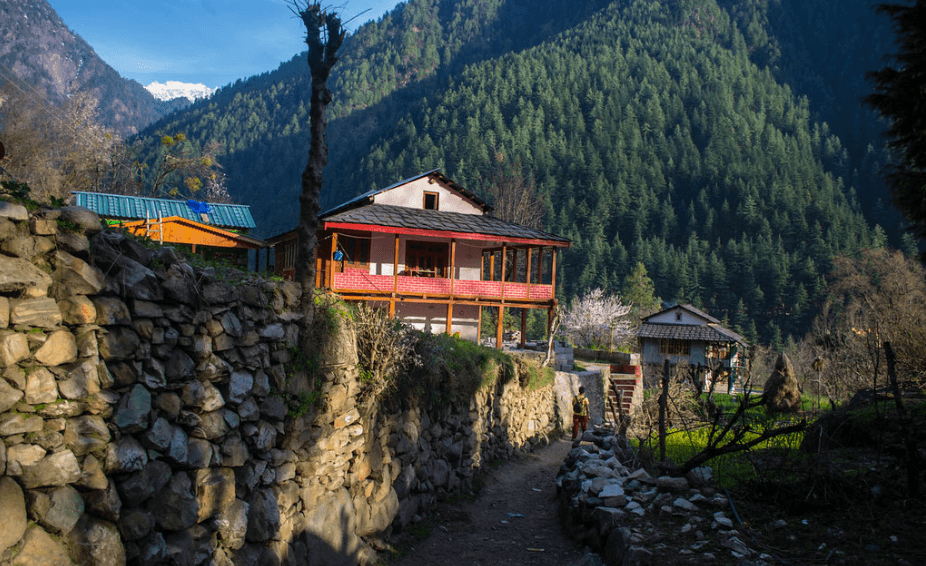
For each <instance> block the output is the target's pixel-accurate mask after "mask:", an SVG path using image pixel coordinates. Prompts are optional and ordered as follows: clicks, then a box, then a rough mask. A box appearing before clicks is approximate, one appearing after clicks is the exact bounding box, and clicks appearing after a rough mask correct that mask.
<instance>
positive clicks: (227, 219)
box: [72, 191, 257, 228]
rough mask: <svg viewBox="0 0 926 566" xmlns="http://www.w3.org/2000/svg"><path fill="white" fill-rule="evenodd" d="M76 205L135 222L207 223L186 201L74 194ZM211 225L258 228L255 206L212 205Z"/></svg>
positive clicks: (76, 192) (102, 194)
mask: <svg viewBox="0 0 926 566" xmlns="http://www.w3.org/2000/svg"><path fill="white" fill-rule="evenodd" d="M72 194H73V195H74V204H75V205H76V206H83V207H84V208H89V209H90V210H92V211H93V212H96V213H97V214H99V215H100V216H102V217H103V218H125V219H132V220H139V219H141V220H144V219H152V220H154V219H156V218H158V217H161V218H167V217H168V216H180V217H183V218H186V219H188V220H194V221H196V222H203V219H202V218H201V217H200V215H199V214H197V213H195V212H193V210H192V209H191V208H190V205H188V204H187V201H185V200H171V199H163V198H148V197H133V196H126V195H110V194H105V193H86V192H81V191H74V192H73V193H72ZM209 210H210V212H209V214H208V215H207V218H208V219H209V221H208V223H209V224H212V225H213V226H220V227H224V228H256V227H257V224H255V223H254V217H253V216H251V207H250V206H248V205H246V204H214V203H209Z"/></svg>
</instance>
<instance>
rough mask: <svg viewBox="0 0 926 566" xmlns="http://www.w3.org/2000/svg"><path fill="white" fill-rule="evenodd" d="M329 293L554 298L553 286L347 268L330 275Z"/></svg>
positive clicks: (535, 299) (519, 298) (541, 299)
mask: <svg viewBox="0 0 926 566" xmlns="http://www.w3.org/2000/svg"><path fill="white" fill-rule="evenodd" d="M332 277H333V281H332V290H333V291H336V292H337V291H340V292H362V293H369V294H376V295H379V294H382V295H391V294H392V292H393V289H394V290H395V292H396V293H397V294H398V295H403V296H435V295H445V296H451V295H452V296H453V297H457V298H473V299H485V300H493V301H500V300H502V299H503V298H504V299H505V300H512V301H517V300H523V301H549V300H552V299H553V286H552V285H542V284H539V283H530V284H528V283H512V282H509V281H506V282H504V283H502V282H501V281H474V280H470V279H454V280H452V281H451V280H450V279H443V278H433V277H411V276H406V275H399V276H398V277H393V276H392V275H371V274H369V273H367V272H365V271H360V270H353V269H348V270H347V271H345V272H344V273H334V274H332Z"/></svg>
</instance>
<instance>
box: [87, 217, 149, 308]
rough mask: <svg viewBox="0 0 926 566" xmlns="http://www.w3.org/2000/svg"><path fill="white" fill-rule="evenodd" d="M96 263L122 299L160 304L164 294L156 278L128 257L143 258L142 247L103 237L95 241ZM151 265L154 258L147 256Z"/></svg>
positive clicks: (126, 241) (94, 257)
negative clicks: (141, 256)
mask: <svg viewBox="0 0 926 566" xmlns="http://www.w3.org/2000/svg"><path fill="white" fill-rule="evenodd" d="M94 243H95V244H96V246H95V247H94V254H93V261H94V263H95V264H96V265H97V267H99V268H100V269H101V270H102V271H103V272H104V273H106V274H107V277H108V279H110V280H112V281H115V282H116V284H117V285H118V288H119V293H120V295H122V296H125V297H129V298H133V299H140V300H143V301H161V300H162V299H163V297H164V292H163V290H162V289H161V286H160V285H159V283H158V278H157V275H156V274H155V273H154V271H151V270H150V269H148V268H147V267H145V266H144V265H142V264H141V263H139V262H138V261H136V260H134V259H132V258H131V257H129V254H128V253H126V252H130V253H131V254H132V255H137V256H140V255H143V254H144V253H145V252H143V251H141V250H138V247H141V246H140V245H138V246H137V247H136V245H135V244H134V243H133V242H131V241H130V240H128V239H126V238H124V237H122V236H118V235H117V236H115V237H112V236H111V235H109V234H107V233H105V232H104V233H102V234H100V235H99V236H97V237H96V238H94ZM147 255H148V261H150V257H151V254H150V252H148V254H147Z"/></svg>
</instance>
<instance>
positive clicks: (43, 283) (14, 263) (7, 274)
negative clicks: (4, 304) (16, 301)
mask: <svg viewBox="0 0 926 566" xmlns="http://www.w3.org/2000/svg"><path fill="white" fill-rule="evenodd" d="M51 284H52V280H51V277H49V276H48V275H47V274H46V273H45V272H44V271H42V270H41V269H39V268H38V267H36V266H34V265H32V263H31V262H29V261H26V260H25V259H22V258H18V257H8V256H6V255H2V254H0V293H2V294H4V295H13V296H15V295H25V296H26V297H45V296H47V295H48V288H49V287H50V286H51Z"/></svg>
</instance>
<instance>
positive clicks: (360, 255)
mask: <svg viewBox="0 0 926 566" xmlns="http://www.w3.org/2000/svg"><path fill="white" fill-rule="evenodd" d="M338 249H339V250H341V252H343V253H344V261H346V262H347V263H350V264H355V263H363V264H366V263H370V240H369V238H362V237H357V238H355V237H351V236H344V235H341V236H339V237H338Z"/></svg>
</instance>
